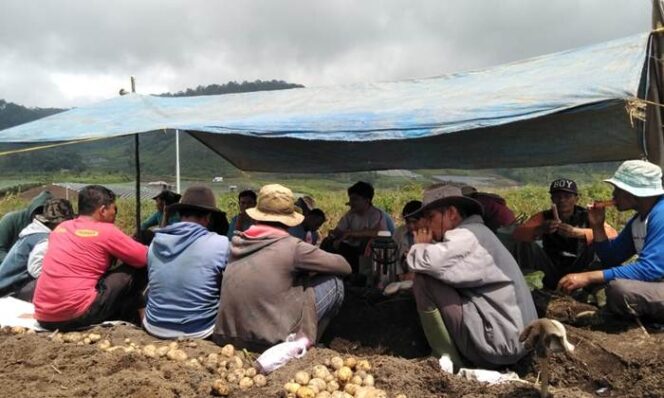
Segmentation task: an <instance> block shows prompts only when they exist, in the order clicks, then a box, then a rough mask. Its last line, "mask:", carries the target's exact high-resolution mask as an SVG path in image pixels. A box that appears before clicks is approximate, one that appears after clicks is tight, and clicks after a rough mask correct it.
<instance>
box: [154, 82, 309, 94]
mask: <svg viewBox="0 0 664 398" xmlns="http://www.w3.org/2000/svg"><path fill="white" fill-rule="evenodd" d="M303 87H304V86H303V85H301V84H296V83H287V82H285V81H283V80H269V81H267V80H266V81H263V80H256V81H253V82H247V81H243V82H242V83H237V82H235V81H230V82H228V83H226V84H222V85H219V84H210V85H208V86H198V87H196V88H195V89H191V88H188V89H186V90H184V91H178V92H177V93H163V94H159V96H160V97H193V96H198V95H219V94H233V93H249V92H253V91H272V90H287V89H291V88H303Z"/></svg>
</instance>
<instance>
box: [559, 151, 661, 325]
mask: <svg viewBox="0 0 664 398" xmlns="http://www.w3.org/2000/svg"><path fill="white" fill-rule="evenodd" d="M604 181H606V182H608V183H610V184H611V185H613V201H614V203H615V205H616V208H617V209H618V211H627V210H636V214H635V215H634V217H632V218H631V219H630V220H629V221H628V222H627V225H626V226H625V228H624V229H623V230H622V231H621V232H620V235H618V237H617V238H615V239H611V238H610V237H609V235H608V234H607V232H606V229H605V228H604V218H605V206H604V205H602V204H595V205H593V206H592V207H591V208H590V210H589V220H590V226H591V227H592V229H593V233H594V237H595V239H594V243H593V247H594V248H595V250H596V252H597V255H598V256H599V258H600V259H601V260H602V265H603V267H604V268H605V269H604V270H603V271H590V272H582V273H574V274H568V275H566V276H565V277H563V278H562V279H561V280H560V283H559V287H560V288H561V289H563V290H564V291H566V292H572V291H574V290H576V289H579V288H582V287H585V286H587V285H590V284H601V283H607V284H608V285H607V287H606V304H607V308H608V309H609V310H610V311H612V312H614V313H616V314H618V315H621V316H625V317H632V316H634V315H637V316H643V317H644V318H647V319H649V320H652V321H655V322H658V323H661V322H664V199H663V198H664V189H662V170H661V169H660V168H659V166H657V165H654V164H652V163H649V162H646V161H643V160H628V161H626V162H624V163H623V164H621V165H620V167H619V168H618V170H617V171H616V173H615V174H614V175H613V178H610V179H608V180H604ZM634 255H637V256H638V258H636V259H635V260H632V261H629V262H628V263H626V264H623V263H624V262H625V261H628V260H630V259H631V258H632V257H633V256H634Z"/></svg>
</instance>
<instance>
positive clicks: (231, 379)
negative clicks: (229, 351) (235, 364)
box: [226, 373, 238, 384]
mask: <svg viewBox="0 0 664 398" xmlns="http://www.w3.org/2000/svg"><path fill="white" fill-rule="evenodd" d="M226 381H227V382H229V383H231V384H235V383H237V381H238V379H237V376H235V375H234V374H233V373H229V374H227V375H226Z"/></svg>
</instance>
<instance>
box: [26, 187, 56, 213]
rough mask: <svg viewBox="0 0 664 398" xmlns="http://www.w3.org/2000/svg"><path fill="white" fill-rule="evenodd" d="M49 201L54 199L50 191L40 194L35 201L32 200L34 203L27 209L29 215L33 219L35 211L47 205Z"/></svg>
mask: <svg viewBox="0 0 664 398" xmlns="http://www.w3.org/2000/svg"><path fill="white" fill-rule="evenodd" d="M49 199H53V195H52V194H51V193H50V192H49V191H44V192H42V193H40V194H39V195H37V196H35V198H34V199H32V202H30V204H29V205H28V207H27V213H28V216H30V217H33V216H34V214H33V213H34V212H35V210H37V209H38V208H40V207H44V204H46V201H48V200H49Z"/></svg>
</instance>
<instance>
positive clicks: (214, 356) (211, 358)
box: [205, 352, 219, 365]
mask: <svg viewBox="0 0 664 398" xmlns="http://www.w3.org/2000/svg"><path fill="white" fill-rule="evenodd" d="M205 362H206V363H214V364H215V365H216V364H218V363H219V355H217V354H215V353H214V352H213V353H212V354H210V355H208V356H207V358H205Z"/></svg>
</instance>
